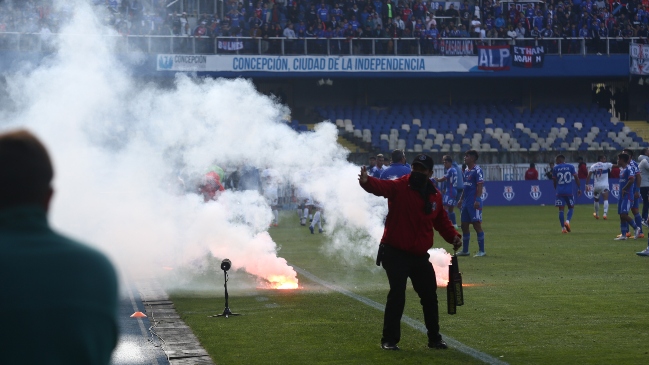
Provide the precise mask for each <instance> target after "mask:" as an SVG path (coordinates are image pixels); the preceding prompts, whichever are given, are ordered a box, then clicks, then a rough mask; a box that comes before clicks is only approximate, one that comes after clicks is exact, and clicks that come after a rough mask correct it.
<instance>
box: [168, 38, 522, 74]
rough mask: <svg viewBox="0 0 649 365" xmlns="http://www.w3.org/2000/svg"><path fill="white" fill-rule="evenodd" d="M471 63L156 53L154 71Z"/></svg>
mask: <svg viewBox="0 0 649 365" xmlns="http://www.w3.org/2000/svg"><path fill="white" fill-rule="evenodd" d="M226 43H227V42H226ZM230 43H237V42H230ZM229 46H232V45H229ZM507 52H508V53H509V48H508V49H507ZM475 66H476V57H475V56H455V57H451V56H448V57H447V56H439V57H420V56H262V55H259V56H257V55H173V54H160V55H158V59H157V68H156V69H157V71H199V72H201V71H221V72H260V71H261V72H305V73H306V72H340V73H345V72H362V73H386V72H401V73H403V72H408V73H409V72H427V73H432V72H469V71H470V70H471V68H473V67H475Z"/></svg>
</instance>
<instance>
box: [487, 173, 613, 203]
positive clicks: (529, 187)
mask: <svg viewBox="0 0 649 365" xmlns="http://www.w3.org/2000/svg"><path fill="white" fill-rule="evenodd" d="M609 187H610V191H611V193H610V194H609V196H608V201H609V203H610V204H611V205H613V204H617V200H618V198H619V196H620V185H619V184H618V179H610V180H609ZM573 188H576V186H574V184H573ZM581 191H582V195H581V196H580V197H577V195H576V191H575V202H576V203H577V204H592V203H593V186H592V185H588V184H585V182H584V181H582V182H581ZM555 200H556V192H555V190H554V186H553V183H552V180H519V181H485V183H484V187H483V191H482V201H483V204H484V206H499V205H547V206H554V202H555Z"/></svg>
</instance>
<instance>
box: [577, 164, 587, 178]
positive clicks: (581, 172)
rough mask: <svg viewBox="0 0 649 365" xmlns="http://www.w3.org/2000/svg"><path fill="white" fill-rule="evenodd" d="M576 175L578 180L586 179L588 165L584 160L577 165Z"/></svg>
mask: <svg viewBox="0 0 649 365" xmlns="http://www.w3.org/2000/svg"><path fill="white" fill-rule="evenodd" d="M577 177H578V178H579V179H580V180H583V179H586V178H587V177H588V167H587V166H586V163H585V162H582V163H580V164H579V166H577Z"/></svg>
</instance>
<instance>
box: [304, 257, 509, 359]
mask: <svg viewBox="0 0 649 365" xmlns="http://www.w3.org/2000/svg"><path fill="white" fill-rule="evenodd" d="M291 266H292V267H293V269H295V271H297V272H298V273H299V274H301V275H303V276H305V277H306V278H308V279H309V280H311V281H315V282H316V283H318V284H320V285H322V286H324V287H327V288H329V289H331V290H333V291H337V292H339V293H340V294H343V295H346V296H348V297H350V298H353V299H356V300H358V301H359V302H361V303H364V304H367V305H368V306H370V307H372V308H375V309H378V310H380V311H384V310H385V306H384V305H383V304H380V303H377V302H375V301H373V300H371V299H369V298H365V297H363V296H360V295H358V294H356V293H352V292H351V291H349V290H347V289H345V288H341V287H339V286H337V285H334V284H331V283H328V282H326V281H324V280H322V279H320V278H319V277H317V276H315V275H313V274H311V273H310V272H308V271H306V270H304V269H300V268H299V267H297V266H294V265H291ZM401 322H403V323H405V324H407V325H408V326H410V327H412V328H414V329H416V330H418V331H420V332H422V333H426V332H427V330H426V326H424V324H423V323H421V322H418V321H416V320H414V319H412V318H410V317H408V316H405V315H404V316H403V317H401ZM443 337H444V341H446V343H447V344H448V345H449V346H450V347H452V348H454V349H456V350H458V351H460V352H462V353H465V354H467V355H469V356H471V357H473V358H474V359H478V360H480V361H483V362H485V363H487V364H491V365H509V364H508V363H506V362H504V361H502V360H498V359H496V358H495V357H493V356H491V355H488V354H485V353H484V352H481V351H478V350H476V349H474V348H472V347H469V346H467V345H465V344H463V343H462V342H460V341H458V340H456V339H453V338H451V337H448V336H446V335H443Z"/></svg>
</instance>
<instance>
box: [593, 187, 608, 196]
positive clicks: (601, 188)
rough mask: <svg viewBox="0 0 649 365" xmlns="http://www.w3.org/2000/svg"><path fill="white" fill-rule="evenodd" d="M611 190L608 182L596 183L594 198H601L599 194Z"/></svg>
mask: <svg viewBox="0 0 649 365" xmlns="http://www.w3.org/2000/svg"><path fill="white" fill-rule="evenodd" d="M607 191H609V188H608V184H607V185H595V187H594V188H593V198H595V199H599V195H600V194H601V193H605V192H607Z"/></svg>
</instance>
